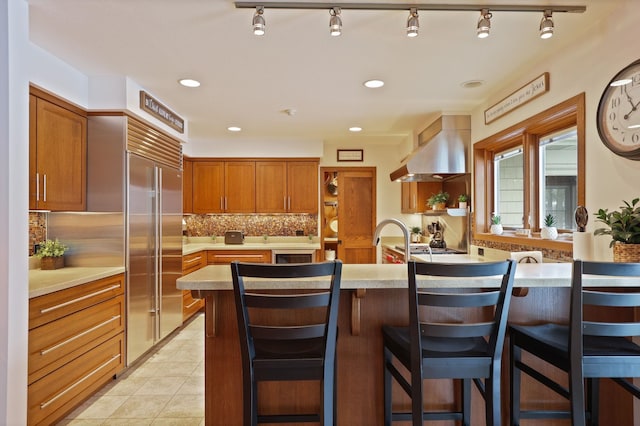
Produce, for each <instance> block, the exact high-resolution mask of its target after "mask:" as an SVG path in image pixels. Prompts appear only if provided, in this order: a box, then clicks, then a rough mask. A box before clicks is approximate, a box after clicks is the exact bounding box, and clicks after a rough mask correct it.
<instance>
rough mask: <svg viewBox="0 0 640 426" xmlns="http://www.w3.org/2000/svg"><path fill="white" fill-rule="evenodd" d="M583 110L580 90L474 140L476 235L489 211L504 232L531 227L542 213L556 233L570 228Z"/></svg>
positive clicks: (579, 180)
mask: <svg viewBox="0 0 640 426" xmlns="http://www.w3.org/2000/svg"><path fill="white" fill-rule="evenodd" d="M584 109H585V107H584V93H583V94H580V95H578V96H575V97H573V98H571V99H568V100H567V101H565V102H562V103H561V104H558V105H556V106H554V107H551V108H549V109H548V110H546V111H543V112H541V113H539V114H537V115H535V116H533V117H531V118H529V119H527V120H525V121H523V122H521V123H518V124H516V125H514V126H511V127H509V128H507V129H505V130H503V131H502V132H500V133H498V134H495V135H493V136H490V137H488V138H487V139H485V140H482V141H479V142H477V143H476V144H475V145H474V147H473V148H474V192H475V195H474V202H475V208H474V210H475V216H474V225H475V233H476V234H482V233H487V232H489V227H490V225H491V223H490V219H491V215H492V214H494V213H495V214H497V215H499V216H500V217H501V220H502V225H503V227H504V228H505V230H507V231H509V230H515V229H518V228H526V229H531V230H532V232H537V231H539V230H540V227H541V226H542V224H543V221H544V217H545V216H546V215H547V214H552V215H553V216H554V217H555V219H556V226H557V228H558V229H559V230H560V231H561V232H562V231H565V232H567V231H570V230H572V229H575V223H574V219H573V216H574V212H575V209H576V207H577V206H578V205H584V202H585V188H584V176H585V170H584V144H585V142H584V134H585V129H584V127H585V124H584V122H585V120H584ZM476 236H477V235H476ZM503 236H504V237H505V238H508V237H509V236H511V237H513V236H515V235H514V233H513V232H512V233H509V232H505V234H503Z"/></svg>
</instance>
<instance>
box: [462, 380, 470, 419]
mask: <svg viewBox="0 0 640 426" xmlns="http://www.w3.org/2000/svg"><path fill="white" fill-rule="evenodd" d="M460 398H461V400H462V424H463V425H464V426H469V425H470V424H471V379H462V383H461V387H460Z"/></svg>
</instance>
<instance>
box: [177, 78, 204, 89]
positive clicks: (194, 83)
mask: <svg viewBox="0 0 640 426" xmlns="http://www.w3.org/2000/svg"><path fill="white" fill-rule="evenodd" d="M178 82H179V83H180V84H182V85H183V86H184V87H200V82H199V81H198V80H194V79H192V78H183V79H182V80H178Z"/></svg>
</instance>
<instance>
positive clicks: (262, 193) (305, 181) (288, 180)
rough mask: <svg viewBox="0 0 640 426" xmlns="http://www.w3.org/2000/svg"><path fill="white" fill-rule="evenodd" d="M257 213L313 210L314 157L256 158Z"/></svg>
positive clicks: (315, 191)
mask: <svg viewBox="0 0 640 426" xmlns="http://www.w3.org/2000/svg"><path fill="white" fill-rule="evenodd" d="M256 212H257V213H311V214H313V213H317V212H318V162H317V161H257V162H256Z"/></svg>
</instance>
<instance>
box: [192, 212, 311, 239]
mask: <svg viewBox="0 0 640 426" xmlns="http://www.w3.org/2000/svg"><path fill="white" fill-rule="evenodd" d="M184 220H185V223H186V231H187V236H189V237H207V236H213V235H224V233H225V231H243V232H244V234H245V235H246V236H262V235H268V236H283V237H288V236H295V235H296V231H302V234H303V235H314V236H315V235H318V217H317V215H312V214H279V215H263V214H259V215H258V214H246V215H243V214H217V215H213V214H212V215H189V216H185V217H184Z"/></svg>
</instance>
